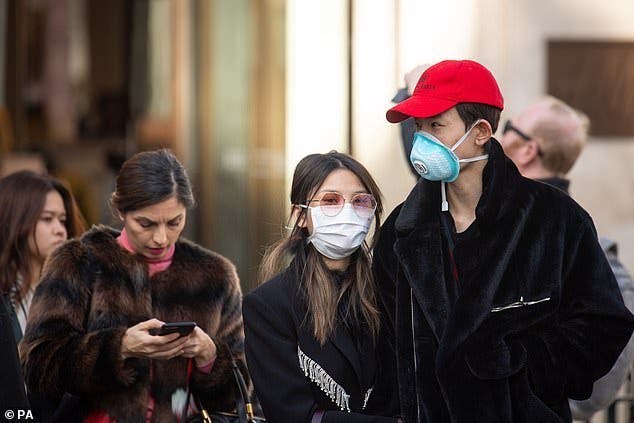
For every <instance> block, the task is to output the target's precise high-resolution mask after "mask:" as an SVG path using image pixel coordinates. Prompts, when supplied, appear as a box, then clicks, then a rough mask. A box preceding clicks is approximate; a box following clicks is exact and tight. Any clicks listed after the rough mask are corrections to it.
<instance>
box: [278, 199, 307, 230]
mask: <svg viewBox="0 0 634 423" xmlns="http://www.w3.org/2000/svg"><path fill="white" fill-rule="evenodd" d="M292 206H293V207H299V208H300V209H308V206H307V205H306V204H292ZM291 217H292V213H291ZM300 217H301V213H300V214H299V216H297V219H299V218H300ZM288 221H290V217H289V219H288ZM295 226H297V220H295V224H294V225H293V226H290V225H289V224H288V222H286V225H284V229H287V230H289V231H292V230H293V229H295Z"/></svg>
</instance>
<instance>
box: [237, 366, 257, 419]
mask: <svg viewBox="0 0 634 423" xmlns="http://www.w3.org/2000/svg"><path fill="white" fill-rule="evenodd" d="M231 370H232V371H233V376H234V377H235V379H236V385H237V386H238V392H239V394H240V395H239V397H236V403H237V401H238V399H241V400H242V401H241V402H242V404H243V405H244V408H243V410H244V413H245V420H246V421H247V422H253V421H254V417H255V415H254V414H253V404H251V399H250V398H249V391H248V389H247V385H246V383H245V382H244V377H243V376H242V372H241V371H240V368H239V367H238V363H237V362H236V360H235V358H234V357H233V355H232V356H231ZM240 408H242V407H239V408H238V413H240Z"/></svg>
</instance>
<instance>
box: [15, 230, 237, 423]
mask: <svg viewBox="0 0 634 423" xmlns="http://www.w3.org/2000/svg"><path fill="white" fill-rule="evenodd" d="M118 235H119V233H118V232H117V231H115V230H112V229H110V228H106V227H103V226H102V227H94V228H93V229H91V230H90V231H88V232H87V233H86V234H84V236H83V237H82V238H81V240H73V241H69V242H67V243H66V244H65V245H64V246H63V247H61V248H60V249H58V250H57V251H55V252H54V253H53V254H52V255H51V257H50V259H49V261H48V262H47V264H46V266H45V269H44V275H43V279H42V281H41V283H40V285H39V286H38V288H37V290H36V293H35V297H34V299H33V304H32V306H31V310H30V313H29V319H28V324H27V328H26V332H25V335H24V339H23V341H22V343H21V345H20V355H21V358H22V363H23V366H24V370H25V380H26V383H27V386H28V388H29V390H30V391H32V392H33V393H34V394H36V395H37V396H43V397H45V398H47V399H52V400H53V401H59V398H60V397H61V396H62V395H63V394H64V393H65V392H68V393H71V394H72V395H76V396H79V397H80V398H81V404H82V408H87V409H88V410H103V411H106V412H107V413H109V414H110V415H111V416H112V417H115V418H116V419H117V421H119V422H145V414H146V407H147V404H148V394H151V395H152V397H153V398H154V399H155V408H154V414H153V415H154V418H153V421H157V422H163V421H170V422H171V421H175V418H174V415H173V413H172V411H171V408H172V407H171V402H172V400H171V397H172V394H173V393H174V392H175V391H176V390H177V389H178V388H184V387H185V386H186V384H187V376H186V367H187V360H186V359H184V358H175V359H172V360H153V361H152V362H151V361H150V360H148V359H139V358H130V359H127V360H125V361H122V359H121V355H120V346H121V338H122V336H123V334H124V332H125V330H126V328H128V327H130V326H133V325H135V324H137V323H139V322H142V321H144V320H147V319H150V318H157V319H160V320H162V321H165V322H176V321H195V322H196V323H197V324H198V326H200V327H201V328H202V329H203V330H204V331H205V332H207V334H209V336H210V337H211V338H212V339H213V340H214V342H215V343H216V345H217V347H218V356H217V358H216V361H215V363H214V366H213V369H212V371H211V374H209V375H206V374H203V373H200V372H197V371H194V373H193V374H192V380H191V386H192V389H193V390H194V391H195V392H197V393H198V395H199V397H200V398H201V400H202V402H203V404H204V405H205V406H206V408H207V409H208V410H220V409H223V410H227V409H232V408H233V405H234V404H235V402H234V396H233V389H232V386H233V383H234V382H233V376H232V373H231V364H230V351H231V352H232V353H233V355H234V357H236V358H237V359H239V360H240V361H242V362H243V360H244V356H243V350H244V333H243V326H242V315H241V298H242V296H241V291H240V285H239V282H238V277H237V274H236V271H235V267H234V266H233V264H232V263H231V262H230V261H229V260H227V259H226V258H224V257H222V256H220V255H219V254H216V253H213V252H211V251H208V250H205V249H203V248H201V247H199V246H197V245H195V244H193V243H191V242H188V241H180V242H178V243H177V244H176V251H175V253H174V258H173V262H172V264H171V266H170V267H169V268H168V269H167V270H165V271H162V272H159V273H157V274H155V275H154V276H152V277H151V278H150V277H149V276H148V272H147V265H146V264H145V262H144V261H143V258H141V257H139V256H135V255H132V254H129V253H128V252H126V251H125V250H123V249H122V248H121V247H119V245H118V244H117V241H116V237H117V236H118ZM150 368H152V371H151V373H150ZM150 374H151V376H150ZM85 406H87V407H85ZM42 417H44V418H46V416H42ZM76 417H77V418H79V419H81V417H80V416H76Z"/></svg>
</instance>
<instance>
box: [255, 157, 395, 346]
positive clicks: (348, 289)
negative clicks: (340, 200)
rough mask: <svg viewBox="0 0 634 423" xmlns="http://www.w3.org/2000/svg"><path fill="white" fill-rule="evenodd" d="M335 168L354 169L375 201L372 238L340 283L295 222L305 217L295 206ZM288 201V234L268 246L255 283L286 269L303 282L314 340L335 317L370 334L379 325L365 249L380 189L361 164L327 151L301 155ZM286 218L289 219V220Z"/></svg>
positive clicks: (378, 212)
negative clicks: (344, 305) (340, 310)
mask: <svg viewBox="0 0 634 423" xmlns="http://www.w3.org/2000/svg"><path fill="white" fill-rule="evenodd" d="M337 169H347V170H349V171H351V172H352V173H354V174H355V175H356V176H357V177H358V178H359V179H360V180H361V183H362V184H363V185H364V187H365V188H366V189H367V190H368V192H369V193H370V194H373V195H374V197H375V198H376V201H377V207H376V210H375V212H374V217H375V227H374V233H373V235H372V241H371V243H370V244H369V245H368V244H367V242H364V243H363V245H362V247H361V248H359V250H357V251H356V252H355V253H354V254H353V255H352V256H351V262H350V265H349V266H354V269H353V270H352V272H350V273H351V276H350V277H348V278H346V279H345V280H344V281H343V283H342V284H341V286H337V284H335V283H334V281H333V275H332V272H330V271H329V270H328V268H327V267H326V264H325V262H324V260H323V259H322V256H321V254H320V253H319V252H317V250H315V248H314V247H313V246H312V244H308V242H307V240H306V239H307V238H308V236H309V234H308V230H307V229H306V228H304V227H301V226H299V225H298V223H299V222H300V221H302V219H305V218H306V209H305V208H300V207H299V205H300V204H301V205H306V204H308V200H309V199H310V198H312V196H313V195H314V193H315V192H317V190H318V189H319V187H320V186H321V185H322V184H323V182H324V180H326V178H327V177H328V175H330V173H332V172H333V171H334V170H337ZM290 200H291V204H292V205H293V210H298V212H296V213H291V218H290V219H292V218H293V215H294V214H295V216H294V217H295V222H294V224H293V226H292V229H291V231H290V233H289V235H288V236H286V237H284V238H282V239H281V240H279V241H278V242H276V243H275V244H273V245H272V246H270V247H269V248H268V249H267V251H266V253H265V254H264V258H263V259H262V263H261V265H260V277H259V279H260V282H264V281H267V280H269V279H271V278H272V277H273V276H274V275H276V274H278V273H279V272H281V271H282V270H284V269H285V268H287V267H289V266H290V270H291V271H292V272H293V273H294V274H295V276H296V278H297V280H299V281H300V284H301V285H302V286H301V288H302V292H303V294H304V295H305V298H306V301H307V303H308V316H307V317H308V318H309V320H310V322H311V323H312V325H313V332H314V335H315V338H316V339H317V341H319V342H320V343H321V344H322V345H323V344H324V343H325V342H326V341H327V340H328V338H329V337H330V336H331V335H332V333H333V331H334V329H335V327H336V325H337V318H339V317H343V319H344V320H345V321H350V319H352V321H354V322H356V323H357V324H360V325H364V326H367V327H368V329H369V330H370V332H371V334H372V335H373V336H376V334H377V332H378V327H379V312H378V310H377V307H376V295H375V287H374V277H373V275H372V267H371V263H370V251H371V248H372V247H373V246H374V243H375V242H376V235H377V233H378V229H379V226H380V224H381V222H380V217H381V213H382V212H383V205H382V203H381V191H380V190H379V187H378V186H377V184H376V182H375V181H374V179H373V178H372V176H371V175H370V173H369V172H368V171H367V169H366V168H365V167H363V165H362V164H361V163H359V162H358V161H356V160H355V159H353V158H352V157H350V156H348V155H346V154H342V153H338V152H336V151H331V152H329V153H327V154H311V155H309V156H306V157H304V158H303V159H302V160H301V161H300V162H299V163H298V164H297V167H296V168H295V173H294V174H293V182H292V186H291V197H290ZM290 219H289V220H290ZM344 297H346V298H348V306H347V309H346V310H345V314H344V316H341V314H340V313H338V307H339V303H340V301H341V300H342V298H344Z"/></svg>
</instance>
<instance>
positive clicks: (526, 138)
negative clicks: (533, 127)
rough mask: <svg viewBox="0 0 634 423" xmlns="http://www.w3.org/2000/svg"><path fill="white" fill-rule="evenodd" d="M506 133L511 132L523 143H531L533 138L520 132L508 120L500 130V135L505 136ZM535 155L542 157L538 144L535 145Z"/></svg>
mask: <svg viewBox="0 0 634 423" xmlns="http://www.w3.org/2000/svg"><path fill="white" fill-rule="evenodd" d="M508 131H513V132H515V133H516V134H517V135H519V136H520V138H522V139H523V140H524V141H533V138H532V137H531V136H529V135H526V133H525V132H522V130H520V129H519V128H518V127H517V126H515V125H513V124H512V123H511V121H510V120H507V121H506V123H505V124H504V129H503V130H502V134H506V133H507V132H508ZM537 155H538V156H539V157H543V156H544V154H543V153H542V149H541V148H539V143H537Z"/></svg>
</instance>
